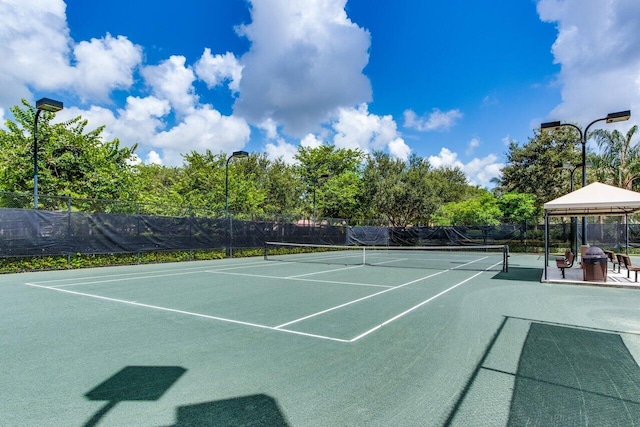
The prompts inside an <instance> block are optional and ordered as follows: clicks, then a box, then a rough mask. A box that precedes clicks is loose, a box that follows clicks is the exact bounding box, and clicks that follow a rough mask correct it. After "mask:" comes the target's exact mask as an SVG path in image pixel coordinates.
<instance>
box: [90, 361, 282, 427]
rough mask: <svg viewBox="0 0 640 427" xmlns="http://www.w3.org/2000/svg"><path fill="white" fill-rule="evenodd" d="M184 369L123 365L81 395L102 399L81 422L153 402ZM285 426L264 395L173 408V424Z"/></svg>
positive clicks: (182, 426)
mask: <svg viewBox="0 0 640 427" xmlns="http://www.w3.org/2000/svg"><path fill="white" fill-rule="evenodd" d="M186 371H187V370H186V369H184V368H182V367H180V366H127V367H125V368H123V369H122V370H121V371H119V372H117V373H116V374H114V375H113V376H112V377H110V378H109V379H107V380H106V381H104V382H102V383H101V384H99V385H98V386H96V387H95V388H94V389H93V390H91V391H89V392H88V393H86V394H85V397H86V398H87V399H88V400H92V401H106V402H107V403H106V405H105V406H103V407H102V408H101V409H100V410H99V411H98V412H96V413H95V414H94V415H93V416H92V417H91V418H90V419H89V420H88V421H87V422H86V423H85V424H84V426H85V427H89V426H95V425H98V423H99V422H100V421H101V420H102V419H103V418H104V416H105V415H106V414H107V413H108V412H109V411H111V410H112V409H113V408H114V407H115V406H116V405H117V404H118V403H119V402H125V401H128V402H131V401H156V400H158V399H160V398H161V397H162V395H163V394H164V393H166V392H167V390H169V388H171V387H172V386H173V384H174V383H175V382H176V381H178V379H180V377H181V376H182V375H183V374H184V373H185V372H186ZM214 425H215V426H273V427H288V425H289V424H288V423H287V421H286V418H285V416H284V415H283V413H282V412H281V411H280V408H279V407H278V404H277V402H276V400H275V399H273V398H272V397H270V396H267V395H264V394H257V395H252V396H243V397H237V398H233V399H226V400H218V401H212V402H204V403H197V404H193V405H187V406H180V407H178V408H177V409H176V423H175V424H174V425H173V426H172V427H186V426H201V427H207V426H214Z"/></svg>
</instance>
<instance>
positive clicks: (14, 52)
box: [0, 0, 142, 105]
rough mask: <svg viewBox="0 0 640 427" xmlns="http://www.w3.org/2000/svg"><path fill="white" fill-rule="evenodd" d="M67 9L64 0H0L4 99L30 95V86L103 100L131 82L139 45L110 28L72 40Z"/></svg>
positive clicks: (139, 54) (0, 72)
mask: <svg viewBox="0 0 640 427" xmlns="http://www.w3.org/2000/svg"><path fill="white" fill-rule="evenodd" d="M65 9H66V5H65V3H64V2H63V1H62V0H48V1H45V2H42V1H38V0H3V1H2V2H0V16H2V26H0V57H2V61H0V84H1V85H2V87H3V91H2V92H3V94H1V95H0V102H2V103H3V105H11V104H14V103H15V100H16V99H19V98H30V97H31V96H30V93H31V88H33V89H38V90H46V91H68V92H70V93H73V94H76V95H77V96H78V97H80V98H81V99H84V100H89V99H90V98H97V99H98V100H105V99H106V98H107V97H108V96H109V94H110V93H111V91H113V90H114V89H127V88H129V87H130V86H131V85H132V83H133V73H134V71H135V69H136V67H137V66H138V65H139V64H140V62H141V61H142V48H141V47H140V46H137V45H135V44H133V43H131V42H130V41H129V40H128V39H127V38H126V37H123V36H117V37H112V36H111V35H110V34H106V35H105V37H103V38H100V39H91V41H88V42H86V41H83V42H80V43H78V44H74V42H73V40H72V39H71V38H70V36H69V29H68V27H67V22H66V14H65ZM10 103H11V104H10Z"/></svg>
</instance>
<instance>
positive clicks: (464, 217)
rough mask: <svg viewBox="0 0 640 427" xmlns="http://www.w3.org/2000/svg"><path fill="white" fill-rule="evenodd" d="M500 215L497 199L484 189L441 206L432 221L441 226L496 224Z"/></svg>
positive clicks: (500, 217)
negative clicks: (458, 200)
mask: <svg viewBox="0 0 640 427" xmlns="http://www.w3.org/2000/svg"><path fill="white" fill-rule="evenodd" d="M502 216H503V213H502V211H501V210H500V207H499V204H498V199H496V197H495V196H494V195H493V194H491V193H489V192H487V191H485V192H484V193H483V194H482V195H480V196H476V197H473V198H471V199H467V200H463V201H461V202H450V203H447V204H445V205H443V206H441V207H440V209H438V211H437V212H436V214H435V215H434V222H435V224H436V225H441V226H451V225H466V226H479V225H498V224H500V220H501V219H502Z"/></svg>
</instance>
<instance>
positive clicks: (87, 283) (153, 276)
mask: <svg viewBox="0 0 640 427" xmlns="http://www.w3.org/2000/svg"><path fill="white" fill-rule="evenodd" d="M206 272H207V271H206V270H201V271H184V272H181V273H170V274H155V275H154V274H151V275H148V276H144V277H120V278H117V279H104V280H91V281H88V282H78V283H67V284H64V285H54V286H48V287H49V288H68V287H69V286H81V285H94V284H96V283H111V282H123V281H126V280H146V279H154V278H156V277H171V276H186V275H187V274H198V273H206Z"/></svg>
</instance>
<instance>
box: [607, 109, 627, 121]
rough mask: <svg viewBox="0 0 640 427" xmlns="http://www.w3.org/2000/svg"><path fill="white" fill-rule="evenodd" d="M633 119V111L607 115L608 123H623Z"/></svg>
mask: <svg viewBox="0 0 640 427" xmlns="http://www.w3.org/2000/svg"><path fill="white" fill-rule="evenodd" d="M630 118H631V110H627V111H619V112H617V113H609V114H607V123H615V122H623V121H625V120H629V119H630Z"/></svg>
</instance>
